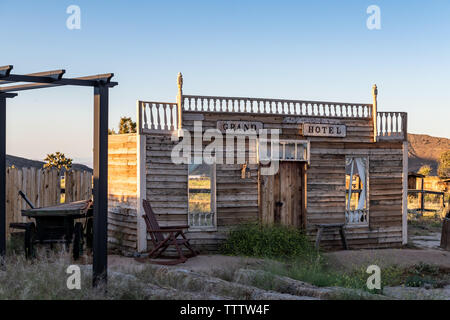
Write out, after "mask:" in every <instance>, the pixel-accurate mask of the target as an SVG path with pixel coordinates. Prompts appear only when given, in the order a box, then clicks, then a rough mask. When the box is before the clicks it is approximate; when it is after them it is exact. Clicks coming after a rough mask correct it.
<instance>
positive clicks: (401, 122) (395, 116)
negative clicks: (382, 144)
mask: <svg viewBox="0 0 450 320" xmlns="http://www.w3.org/2000/svg"><path fill="white" fill-rule="evenodd" d="M407 124H408V114H407V113H406V112H386V111H383V112H377V139H378V140H402V139H403V140H406V139H407V133H408V129H407Z"/></svg>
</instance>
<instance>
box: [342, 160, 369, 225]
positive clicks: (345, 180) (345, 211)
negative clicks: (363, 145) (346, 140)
mask: <svg viewBox="0 0 450 320" xmlns="http://www.w3.org/2000/svg"><path fill="white" fill-rule="evenodd" d="M348 158H363V159H365V164H366V168H365V174H366V209H364V210H365V211H366V216H367V219H366V221H365V222H362V223H361V222H360V223H357V222H352V223H349V222H347V212H348V210H347V208H348V206H347V194H348V191H349V189H347V173H346V172H345V174H344V186H345V190H344V192H345V199H346V202H345V209H344V218H345V227H346V228H366V227H369V226H370V189H369V186H370V176H369V173H370V170H369V169H370V157H369V155H368V154H346V155H345V159H344V164H345V167H346V166H347V159H348ZM351 182H352V181H350V184H349V188H351ZM349 201H350V200H349ZM350 211H354V210H350Z"/></svg>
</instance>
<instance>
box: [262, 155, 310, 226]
mask: <svg viewBox="0 0 450 320" xmlns="http://www.w3.org/2000/svg"><path fill="white" fill-rule="evenodd" d="M304 167H305V164H304V163H303V162H294V161H282V162H280V167H279V170H278V173H277V174H275V175H273V176H263V175H261V176H260V215H261V221H262V222H263V223H269V224H271V223H278V224H282V225H286V226H293V227H297V228H303V227H304V225H305V217H304V215H305V211H306V210H305V209H304V208H306V188H303V185H306V178H305V175H304V173H305V172H304V170H305V169H304Z"/></svg>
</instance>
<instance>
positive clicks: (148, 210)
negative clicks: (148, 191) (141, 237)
mask: <svg viewBox="0 0 450 320" xmlns="http://www.w3.org/2000/svg"><path fill="white" fill-rule="evenodd" d="M142 202H143V207H144V211H145V215H143V216H142V217H143V218H144V220H145V224H146V226H147V232H148V233H149V234H150V237H151V239H152V243H153V250H152V251H150V253H149V258H151V259H155V258H158V257H163V255H162V254H163V252H164V251H165V250H166V249H167V248H168V247H170V246H174V247H175V249H176V251H177V254H178V255H177V256H176V259H175V260H167V261H152V262H153V263H157V264H164V265H175V264H179V263H184V262H186V260H187V259H188V258H190V257H193V256H196V255H197V254H198V252H197V251H195V250H194V249H193V248H192V246H191V245H190V243H189V240H188V239H187V238H186V236H185V235H184V232H183V230H185V229H188V228H189V226H186V225H185V226H168V227H160V226H159V224H158V221H157V220H156V216H155V213H154V212H153V209H152V207H151V205H150V202H149V201H147V200H142ZM182 246H184V247H186V248H187V249H188V250H189V251H190V254H189V255H184V254H183V251H182ZM172 258H173V257H172Z"/></svg>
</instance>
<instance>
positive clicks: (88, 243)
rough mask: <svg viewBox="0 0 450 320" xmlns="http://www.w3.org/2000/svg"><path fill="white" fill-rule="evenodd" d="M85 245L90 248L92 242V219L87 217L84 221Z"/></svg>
mask: <svg viewBox="0 0 450 320" xmlns="http://www.w3.org/2000/svg"><path fill="white" fill-rule="evenodd" d="M85 234H86V247H88V248H89V249H92V243H93V242H94V241H93V240H94V224H93V219H92V218H88V219H87V221H86V233H85Z"/></svg>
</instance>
